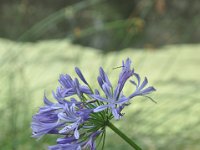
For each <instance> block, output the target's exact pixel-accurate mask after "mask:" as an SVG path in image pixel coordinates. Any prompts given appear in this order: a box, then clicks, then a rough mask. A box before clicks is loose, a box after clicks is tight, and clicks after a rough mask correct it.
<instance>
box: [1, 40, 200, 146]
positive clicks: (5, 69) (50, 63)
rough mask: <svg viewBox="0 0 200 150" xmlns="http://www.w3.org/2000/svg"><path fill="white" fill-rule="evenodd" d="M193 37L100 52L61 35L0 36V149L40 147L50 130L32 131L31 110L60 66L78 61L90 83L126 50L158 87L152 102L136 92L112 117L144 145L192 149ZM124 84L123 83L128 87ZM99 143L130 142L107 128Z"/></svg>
mask: <svg viewBox="0 0 200 150" xmlns="http://www.w3.org/2000/svg"><path fill="white" fill-rule="evenodd" d="M199 56H200V45H172V46H166V47H163V48H160V49H145V50H143V51H141V50H140V51H137V49H126V50H124V51H121V52H115V51H114V52H110V53H107V54H106V55H105V54H103V53H101V51H99V50H97V49H92V48H89V47H81V46H78V45H73V44H71V43H70V42H69V41H67V40H49V41H41V42H37V43H20V42H18V43H16V42H12V41H8V40H5V39H0V76H1V78H0V117H1V121H0V128H1V134H0V149H5V150H10V149H13V150H18V149H26V150H33V149H35V147H37V149H45V148H46V146H47V145H53V144H54V138H51V137H44V138H43V139H41V140H40V141H36V140H35V139H32V138H31V137H30V136H31V130H30V122H31V116H32V114H34V113H35V112H36V111H37V110H38V107H39V106H41V104H42V98H43V93H44V90H45V91H46V92H47V93H48V95H49V97H51V96H50V93H51V91H52V90H54V89H55V88H56V85H58V83H57V79H58V77H59V74H60V73H69V74H72V75H75V74H74V70H73V68H74V67H75V66H79V67H80V68H81V69H82V70H83V73H84V74H85V76H86V78H87V79H88V81H89V82H90V83H91V84H92V86H94V87H96V86H97V82H96V76H97V74H98V67H99V66H103V67H104V68H105V70H106V71H107V72H108V73H109V75H110V78H111V80H112V81H113V82H115V81H116V79H117V77H118V76H117V74H118V73H119V71H120V70H113V69H112V68H113V67H116V66H120V65H121V60H122V59H125V58H126V57H130V58H131V59H132V60H133V62H134V67H135V70H136V72H138V73H140V74H141V75H142V76H143V77H144V76H147V77H148V79H149V81H150V83H149V84H150V85H154V86H155V87H156V89H157V92H156V93H155V94H154V95H152V97H153V98H154V99H155V100H156V101H157V102H158V103H157V104H154V103H152V102H151V101H149V100H146V99H144V98H137V99H136V100H135V101H134V102H132V104H131V105H130V106H129V107H127V108H126V110H125V113H126V114H125V117H124V118H123V119H122V120H120V121H113V122H114V123H115V124H116V126H118V127H119V128H120V129H121V130H123V131H124V132H125V133H127V135H128V136H129V137H131V138H133V139H135V140H136V141H137V142H138V144H139V145H141V146H142V147H143V148H144V149H150V150H154V149H164V150H165V149H166V150H168V149H172V150H173V149H178V150H190V149H192V150H198V149H200V146H199V141H200V137H199V133H200V126H198V124H199V122H200V119H199V114H200V109H199V107H200V102H199V97H200V78H199V77H200V71H199V65H200V59H199ZM128 90H130V88H128V89H127V91H126V92H128ZM105 149H116V150H121V149H127V150H128V149H131V148H130V147H129V146H128V145H127V144H126V143H125V142H124V141H123V140H121V139H120V138H119V137H118V136H117V135H115V134H114V133H113V132H112V131H110V130H109V129H108V134H107V140H106V148H105Z"/></svg>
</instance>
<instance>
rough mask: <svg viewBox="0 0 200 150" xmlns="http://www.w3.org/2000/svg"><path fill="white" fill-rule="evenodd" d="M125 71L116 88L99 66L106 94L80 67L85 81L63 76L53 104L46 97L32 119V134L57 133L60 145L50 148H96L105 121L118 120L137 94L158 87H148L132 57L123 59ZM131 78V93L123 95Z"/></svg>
mask: <svg viewBox="0 0 200 150" xmlns="http://www.w3.org/2000/svg"><path fill="white" fill-rule="evenodd" d="M121 68H122V71H121V73H120V74H119V79H118V82H117V85H116V87H113V85H112V84H111V82H110V80H109V78H108V76H107V74H106V73H105V72H104V70H103V68H102V67H100V69H99V76H98V78H97V81H98V83H99V85H100V88H101V90H102V92H103V94H100V92H99V90H97V89H95V90H93V89H92V88H91V87H90V85H89V84H88V82H87V81H86V79H85V78H84V76H83V74H82V72H81V71H80V69H79V68H77V67H76V68H75V71H76V73H77V75H78V77H79V78H80V80H81V81H82V82H83V83H84V85H82V84H80V82H79V80H78V79H77V78H75V79H72V78H71V76H70V75H68V74H66V75H61V76H60V78H59V82H60V86H59V87H58V88H57V90H56V92H53V96H54V98H55V99H56V103H53V102H51V101H49V100H48V99H47V97H46V96H44V104H45V105H44V106H43V107H41V108H40V109H39V111H38V113H36V114H35V115H34V116H33V119H32V124H31V127H32V134H33V135H32V136H33V137H35V138H41V137H42V136H43V135H46V134H57V135H60V138H58V139H57V144H56V145H53V146H49V149H50V150H81V149H90V150H95V149H96V142H95V141H97V139H98V138H99V139H101V138H102V137H105V136H104V135H105V127H106V123H107V122H108V121H109V120H111V119H112V118H115V119H116V120H119V119H120V118H121V117H122V116H123V114H122V110H123V109H124V107H125V106H127V105H128V104H129V103H130V100H131V99H133V98H134V97H136V96H145V95H146V94H149V93H151V92H153V91H155V89H154V88H153V87H152V86H150V87H147V83H148V80H147V78H145V79H144V80H143V81H141V78H140V76H139V75H138V74H137V73H135V71H134V69H132V68H131V60H130V59H129V58H128V59H126V61H125V62H124V61H122V66H121ZM128 80H129V81H130V82H131V83H132V84H133V85H134V86H135V87H133V89H132V93H130V95H124V94H123V89H124V86H125V83H126V82H127V81H128Z"/></svg>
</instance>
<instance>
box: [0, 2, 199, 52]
mask: <svg viewBox="0 0 200 150" xmlns="http://www.w3.org/2000/svg"><path fill="white" fill-rule="evenodd" d="M199 18H200V1H199V0H192V1H188V0H170V1H168V0H123V1H121V0H109V1H106V0H67V1H66V0H59V1H58V0H51V1H49V0H43V1H41V0H15V1H14V0H10V1H8V0H1V1H0V36H1V37H5V38H10V39H14V40H19V37H21V38H20V40H22V41H36V40H40V39H55V38H65V37H67V38H69V39H70V40H72V41H73V42H75V43H79V44H83V45H86V46H91V47H95V48H99V49H104V50H107V51H112V50H116V49H118V50H119V49H122V48H125V47H157V46H160V45H163V44H164V45H165V44H172V43H197V42H199V40H200V28H199V24H200V19H199ZM21 35H22V36H21Z"/></svg>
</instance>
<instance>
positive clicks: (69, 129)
mask: <svg viewBox="0 0 200 150" xmlns="http://www.w3.org/2000/svg"><path fill="white" fill-rule="evenodd" d="M44 103H45V104H46V105H45V106H44V107H42V108H40V110H39V112H38V113H37V114H36V115H34V116H33V120H32V124H31V126H32V130H33V137H36V138H39V137H41V136H42V135H44V134H61V135H63V134H65V135H66V134H71V133H74V137H75V138H76V139H79V132H78V128H79V126H80V125H81V124H82V123H83V122H85V121H86V120H88V119H89V115H90V113H91V112H92V110H90V109H80V107H76V105H75V104H74V103H72V104H71V103H68V102H67V101H63V103H62V104H60V103H55V104H54V103H52V102H50V101H49V100H48V99H47V98H46V97H44Z"/></svg>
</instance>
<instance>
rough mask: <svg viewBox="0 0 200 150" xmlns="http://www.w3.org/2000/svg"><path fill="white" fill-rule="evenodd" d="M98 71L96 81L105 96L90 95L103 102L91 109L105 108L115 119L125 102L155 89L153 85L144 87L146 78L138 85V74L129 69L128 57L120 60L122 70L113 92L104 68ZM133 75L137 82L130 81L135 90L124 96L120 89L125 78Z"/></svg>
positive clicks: (129, 61)
mask: <svg viewBox="0 0 200 150" xmlns="http://www.w3.org/2000/svg"><path fill="white" fill-rule="evenodd" d="M99 72H100V76H99V77H98V82H99V85H100V87H101V89H102V90H103V92H104V94H105V97H104V96H100V94H93V95H91V97H92V98H94V99H96V100H98V101H101V102H104V105H100V106H98V107H96V108H94V110H93V111H94V112H100V111H103V110H105V109H109V110H110V111H111V112H112V114H113V116H114V117H115V119H120V118H121V116H122V113H121V111H122V109H123V108H124V107H125V106H126V105H127V102H129V101H130V99H131V98H133V97H135V96H139V95H146V94H149V93H151V92H153V91H155V89H154V88H153V87H147V88H145V89H144V87H145V86H146V85H147V83H148V81H147V79H146V78H145V80H144V81H143V83H142V84H141V85H140V76H139V75H138V74H136V73H134V69H131V60H130V59H129V58H128V59H127V60H126V62H124V61H122V71H121V73H120V75H119V79H118V84H117V86H116V88H115V90H114V93H113V92H112V91H113V88H112V85H111V83H110V81H109V79H108V77H107V75H106V73H105V72H104V70H103V69H102V68H100V71H99ZM133 75H134V76H135V77H136V79H137V81H138V83H137V84H136V83H135V82H134V81H133V80H130V81H131V83H133V84H134V85H136V90H135V91H134V92H133V94H131V95H130V96H128V97H126V96H124V95H123V92H122V90H123V88H124V85H125V83H126V82H127V80H128V79H129V78H130V77H132V76H133Z"/></svg>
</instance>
